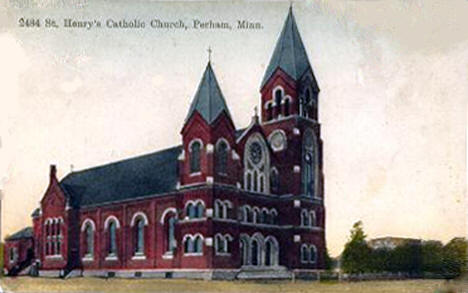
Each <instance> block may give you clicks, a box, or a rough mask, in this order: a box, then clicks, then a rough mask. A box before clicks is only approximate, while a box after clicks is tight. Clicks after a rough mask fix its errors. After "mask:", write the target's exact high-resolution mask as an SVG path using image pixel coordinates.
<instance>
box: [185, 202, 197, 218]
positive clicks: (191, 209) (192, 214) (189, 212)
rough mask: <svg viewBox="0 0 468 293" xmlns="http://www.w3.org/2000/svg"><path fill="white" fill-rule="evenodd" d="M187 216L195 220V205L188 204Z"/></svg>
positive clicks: (186, 208)
mask: <svg viewBox="0 0 468 293" xmlns="http://www.w3.org/2000/svg"><path fill="white" fill-rule="evenodd" d="M185 214H186V215H187V217H188V218H189V219H193V218H195V214H196V209H195V205H194V204H193V203H189V204H187V206H186V207H185Z"/></svg>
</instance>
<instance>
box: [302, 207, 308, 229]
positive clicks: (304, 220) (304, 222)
mask: <svg viewBox="0 0 468 293" xmlns="http://www.w3.org/2000/svg"><path fill="white" fill-rule="evenodd" d="M301 225H302V226H304V227H309V226H310V215H309V213H308V212H307V211H306V210H302V211H301Z"/></svg>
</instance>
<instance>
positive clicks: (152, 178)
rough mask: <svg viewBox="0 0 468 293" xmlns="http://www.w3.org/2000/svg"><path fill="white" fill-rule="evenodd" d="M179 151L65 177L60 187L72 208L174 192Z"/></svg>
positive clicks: (169, 151)
mask: <svg viewBox="0 0 468 293" xmlns="http://www.w3.org/2000/svg"><path fill="white" fill-rule="evenodd" d="M181 150H182V147H181V146H177V147H173V148H169V149H166V150H162V151H159V152H155V153H151V154H147V155H143V156H139V157H136V158H131V159H127V160H123V161H119V162H115V163H111V164H107V165H104V166H99V167H95V168H91V169H87V170H83V171H79V172H73V173H70V174H68V175H67V176H66V177H65V178H64V179H62V180H61V182H60V186H61V187H62V189H63V190H64V192H65V193H66V195H67V196H68V197H69V199H70V204H71V205H72V206H92V205H97V204H103V203H109V202H115V201H122V200H127V199H133V198H141V197H145V196H152V195H156V194H164V193H167V192H170V191H174V190H175V189H176V185H177V180H178V160H177V157H178V156H179V154H180V153H181Z"/></svg>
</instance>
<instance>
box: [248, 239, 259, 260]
mask: <svg viewBox="0 0 468 293" xmlns="http://www.w3.org/2000/svg"><path fill="white" fill-rule="evenodd" d="M251 245H252V247H251V252H250V256H251V258H252V259H251V262H250V263H251V264H252V265H253V266H258V265H259V264H260V253H259V252H260V247H259V243H258V240H257V239H252V244H251Z"/></svg>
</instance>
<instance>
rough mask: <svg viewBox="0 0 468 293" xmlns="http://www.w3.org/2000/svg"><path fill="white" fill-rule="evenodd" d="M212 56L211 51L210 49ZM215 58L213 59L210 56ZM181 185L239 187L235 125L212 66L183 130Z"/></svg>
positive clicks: (209, 63) (208, 66)
mask: <svg viewBox="0 0 468 293" xmlns="http://www.w3.org/2000/svg"><path fill="white" fill-rule="evenodd" d="M208 52H209V53H210V55H211V50H208ZM210 57H211V56H210ZM181 134H182V144H183V148H184V152H183V154H182V155H181V156H180V158H179V160H180V165H179V170H180V184H181V186H185V185H190V184H201V183H206V184H213V183H223V184H231V185H233V184H236V181H237V178H236V173H235V170H236V169H235V168H234V167H232V166H235V165H236V164H238V163H239V162H238V161H233V159H232V156H233V155H232V154H231V153H230V152H231V151H234V146H235V126H234V123H233V121H232V118H231V114H230V113H229V109H228V107H227V104H226V101H225V99H224V96H223V93H222V92H221V89H220V87H219V84H218V81H217V80H216V76H215V74H214V72H213V68H212V66H211V60H210V61H208V64H207V65H206V69H205V72H204V73H203V77H202V79H201V81H200V84H199V85H198V89H197V91H196V93H195V96H194V98H193V101H192V104H191V105H190V109H189V112H188V114H187V118H186V119H185V123H184V126H183V128H182V131H181Z"/></svg>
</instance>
